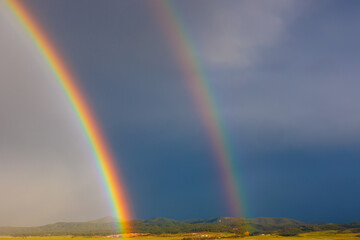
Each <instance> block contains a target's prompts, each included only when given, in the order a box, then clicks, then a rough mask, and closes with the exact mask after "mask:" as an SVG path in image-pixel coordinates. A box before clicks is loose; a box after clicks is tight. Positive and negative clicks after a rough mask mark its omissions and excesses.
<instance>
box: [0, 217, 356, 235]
mask: <svg viewBox="0 0 360 240" xmlns="http://www.w3.org/2000/svg"><path fill="white" fill-rule="evenodd" d="M130 224H131V226H132V232H137V233H150V234H161V233H191V232H233V233H238V232H241V231H250V232H251V233H267V232H276V233H279V234H280V233H282V232H284V233H288V232H289V231H290V232H308V231H319V230H330V229H332V230H339V231H340V230H341V231H343V230H346V229H352V231H357V230H356V229H360V223H347V224H322V225H316V224H307V223H304V222H301V221H298V220H294V219H289V218H268V217H259V218H250V219H244V218H234V217H218V218H209V219H187V220H175V219H169V218H162V217H158V218H153V219H147V220H134V221H131V223H130ZM116 233H117V219H116V218H113V217H104V218H100V219H97V220H92V221H88V222H58V223H54V224H47V225H44V226H39V227H0V236H49V235H50V236H63V235H83V236H92V235H111V234H116Z"/></svg>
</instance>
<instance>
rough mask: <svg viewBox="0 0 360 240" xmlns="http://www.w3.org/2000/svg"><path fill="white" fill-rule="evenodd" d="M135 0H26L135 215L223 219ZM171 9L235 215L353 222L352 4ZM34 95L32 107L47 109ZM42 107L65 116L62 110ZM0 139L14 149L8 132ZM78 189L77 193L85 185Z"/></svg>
mask: <svg viewBox="0 0 360 240" xmlns="http://www.w3.org/2000/svg"><path fill="white" fill-rule="evenodd" d="M85 4H86V8H84V5H85ZM149 4H151V2H149V1H148V2H147V4H144V2H143V1H106V4H105V3H102V4H99V2H97V1H86V3H85V2H84V1H76V2H73V1H51V2H50V1H49V2H46V4H45V3H44V1H38V0H35V1H29V2H27V5H28V7H29V8H30V9H31V11H32V13H33V14H34V15H36V16H37V18H38V19H39V21H40V22H41V23H43V25H44V27H45V29H46V30H47V33H48V34H49V36H50V37H51V38H52V39H54V42H55V44H56V46H58V48H59V49H60V50H61V53H62V55H63V56H64V59H66V61H67V63H68V64H69V65H70V66H71V67H72V69H73V71H74V73H76V75H77V76H78V79H79V83H80V84H81V85H82V86H83V88H84V90H85V92H86V95H87V96H88V97H89V99H90V102H91V104H92V105H93V106H94V109H95V112H96V113H97V116H98V118H99V119H100V122H101V123H102V126H103V128H104V129H105V133H106V135H107V136H108V138H109V142H110V145H111V147H112V148H113V150H114V151H115V153H116V155H117V157H118V159H119V163H120V166H121V172H122V173H123V175H124V177H125V182H126V185H127V187H128V189H129V192H130V195H131V199H132V201H133V205H134V207H135V211H136V217H139V218H149V217H158V216H164V217H174V218H196V217H201V218H203V217H213V216H220V215H226V214H228V212H227V211H226V206H225V204H226V200H225V199H224V197H223V195H222V193H223V192H222V190H221V189H222V188H223V186H222V182H221V179H220V176H219V174H218V172H217V170H216V167H215V166H216V165H215V162H214V161H215V160H214V156H212V150H211V149H209V147H210V144H209V142H208V136H207V133H206V132H204V127H203V124H202V122H201V118H200V116H199V113H198V110H197V109H196V108H195V106H194V101H193V100H192V98H191V95H190V93H189V89H188V86H186V85H185V81H184V79H183V78H184V75H183V73H182V72H181V71H180V68H179V66H178V63H177V62H176V59H175V58H174V56H173V54H172V51H171V49H170V45H169V44H168V42H167V41H166V38H165V37H164V34H166V33H164V31H163V29H161V27H160V25H159V24H158V22H157V21H158V18H157V17H156V16H154V14H155V13H154V12H153V11H152V10H151V7H149ZM173 4H174V7H175V9H176V12H177V13H178V15H179V18H180V19H181V21H182V24H183V26H184V28H185V30H186V31H187V33H188V36H189V40H190V41H191V42H192V44H193V46H194V49H195V50H196V51H195V55H196V57H197V59H198V60H199V61H200V63H201V64H202V65H203V66H204V69H203V70H204V72H205V73H206V75H207V77H206V79H207V81H208V82H209V86H210V88H211V89H212V91H213V94H214V97H215V101H216V104H217V109H218V110H219V113H220V116H221V119H222V121H223V124H224V128H225V129H226V131H227V135H228V136H229V143H230V145H231V146H232V151H233V155H234V161H235V165H236V166H237V167H236V169H234V171H235V172H236V173H237V174H238V175H239V176H241V180H242V183H241V185H242V186H243V188H244V192H243V194H244V195H245V197H244V199H246V201H247V204H246V205H245V204H244V206H246V208H247V209H246V210H247V212H248V216H249V217H251V216H281V217H293V218H297V219H301V220H308V221H331V222H335V221H352V220H357V219H356V215H355V214H354V212H358V210H359V208H358V206H357V204H356V201H355V200H356V199H358V198H359V196H360V193H359V191H358V190H357V189H360V188H359V186H358V183H359V182H360V181H359V177H358V176H357V175H356V173H355V171H354V169H358V168H359V165H358V159H359V157H360V153H359V151H358V150H357V148H356V146H357V145H358V143H359V140H360V139H359V137H360V136H359V133H360V132H359V131H360V129H359V124H358V123H359V120H360V113H359V110H358V108H357V104H356V103H357V102H359V100H360V99H359V95H358V94H357V89H359V87H360V86H359V81H358V80H357V78H358V75H359V70H358V66H357V65H358V62H359V60H360V59H359V58H360V53H359V48H358V46H357V45H358V42H359V40H360V39H359V37H360V31H359V30H358V29H359V28H357V27H356V23H357V22H359V16H358V14H357V11H358V9H359V6H358V3H357V2H356V1H348V2H347V3H346V4H343V3H342V2H339V1H326V2H325V1H316V2H314V1H306V0H305V1H282V0H279V1H174V2H173ZM14 38H15V37H14ZM17 54H19V53H16V55H17ZM8 55H9V56H12V54H11V53H9V54H8ZM29 55H31V56H32V54H30V53H29ZM0 61H3V59H2V58H0ZM24 61H25V60H24ZM26 62H27V61H26ZM24 69H26V66H24ZM24 71H25V70H24ZM34 74H35V73H34ZM36 74H37V75H38V74H40V73H36ZM54 89H56V87H54ZM60 95H61V94H60ZM8 96H9V97H8V98H11V96H13V93H11V92H10V93H8ZM47 97H48V96H44V98H47ZM42 98H43V97H42V96H39V97H38V100H36V101H37V102H38V103H39V104H36V105H39V106H42V105H44V104H45V105H44V106H43V108H46V109H47V108H49V106H48V105H47V103H44V102H42V101H41V99H42ZM53 99H54V101H56V99H58V96H56V97H53ZM2 102H4V101H2ZM13 104H14V103H6V104H3V105H1V106H2V107H3V108H4V109H11V107H12V106H13ZM26 109H33V108H32V107H31V106H29V107H26ZM6 111H7V110H6ZM32 111H33V110H32ZM48 111H49V112H51V113H52V114H53V115H54V116H58V117H62V118H65V119H67V117H65V116H70V115H71V113H70V112H67V113H66V114H65V113H64V114H61V113H59V112H57V111H55V110H54V109H52V110H48ZM40 112H41V111H40ZM14 114H15V113H14ZM59 115H60V116H59ZM21 116H22V114H20V116H19V117H20V119H21ZM34 118H35V117H34ZM47 118H48V117H47ZM47 118H45V120H44V121H42V120H41V119H40V120H39V122H42V123H44V124H41V125H49V124H45V123H46V122H53V124H54V125H55V124H58V122H59V120H56V119H57V118H55V117H54V119H53V120H52V121H48V120H47ZM17 119H19V118H18V117H17ZM8 121H9V122H13V121H12V118H9V120H8ZM68 121H69V120H68ZM33 122H35V123H36V121H35V120H34V121H33ZM35 123H34V124H35ZM36 124H38V123H36ZM72 124H73V123H71V122H68V123H67V124H66V125H67V126H68V125H71V126H72ZM49 126H50V125H49ZM51 126H52V125H51ZM53 128H54V129H53ZM9 129H11V127H10V128H9ZM57 129H61V128H55V127H51V128H50V129H49V131H50V130H51V131H54V132H52V134H49V135H51V136H53V135H57V134H58V135H59V136H60V137H59V138H56V139H54V141H56V143H57V144H56V146H57V148H61V149H65V148H67V146H68V145H69V144H68V141H67V132H66V130H63V131H61V130H57ZM7 131H10V130H7ZM64 131H65V132H64ZM31 134H34V133H31ZM79 134H80V133H79ZM31 136H32V135H30V134H29V138H31ZM48 137H49V138H51V137H50V136H48ZM24 139H26V137H24ZM61 139H63V140H61ZM10 143H11V144H10ZM6 144H9V145H12V146H17V145H16V141H14V143H12V142H11V141H10V140H9V141H6ZM34 145H36V144H34ZM83 147H84V146H83ZM52 148H53V147H50V146H49V148H47V149H52ZM80 148H81V147H80ZM84 148H85V147H84ZM29 149H30V150H31V149H33V147H31V148H29ZM30 150H29V151H30ZM54 151H58V150H56V149H55V150H54ZM74 151H76V150H75V149H74ZM77 151H79V150H77ZM84 151H85V152H86V150H84ZM30 152H31V151H30ZM30 152H29V154H30ZM60 152H62V151H60ZM49 154H52V153H49ZM66 156H67V157H68V158H69V159H70V158H73V155H72V154H67V155H66ZM34 161H35V160H34ZM48 165H49V168H50V167H51V166H52V164H50V163H48ZM65 165H66V164H65V163H64V166H63V167H64V168H65ZM78 166H79V168H81V166H82V163H79V164H78ZM64 171H65V170H64ZM83 177H84V175H83ZM95 181H96V180H94V182H95ZM39 182H41V181H40V180H39ZM324 186H325V187H324ZM348 186H352V187H348ZM78 189H79V188H78ZM74 191H75V188H74ZM336 192H338V193H341V194H335V193H336ZM82 194H83V195H84V196H88V194H89V193H88V192H87V190H86V188H84V189H83V190H82V191H81V193H79V195H82ZM99 201H100V200H99ZM59 204H61V203H59ZM103 204H106V203H103ZM340 205H341V207H339V206H340ZM84 209H85V206H84ZM91 209H98V210H99V211H98V212H101V211H100V209H102V208H101V207H99V208H91ZM329 209H331V210H329ZM98 212H96V213H95V212H94V213H93V215H96V214H97V213H98ZM90 215H91V214H90V213H89V216H90ZM93 215H91V216H93ZM67 216H68V218H71V217H77V216H79V214H78V213H74V214H68V215H67ZM14 219H15V218H14ZM53 219H56V216H54V217H53ZM4 222H5V220H4Z"/></svg>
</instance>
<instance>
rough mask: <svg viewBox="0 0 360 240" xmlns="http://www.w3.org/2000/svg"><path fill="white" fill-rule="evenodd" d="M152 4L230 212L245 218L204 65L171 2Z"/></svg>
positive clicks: (231, 160) (225, 140)
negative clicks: (196, 114)
mask: <svg viewBox="0 0 360 240" xmlns="http://www.w3.org/2000/svg"><path fill="white" fill-rule="evenodd" d="M151 7H152V8H153V9H154V11H155V14H156V16H157V17H158V18H159V23H160V24H161V26H162V28H163V31H164V33H165V35H166V37H167V39H168V41H169V44H170V45H171V49H172V51H173V54H174V56H175V58H176V59H177V61H178V63H179V67H180V69H181V70H182V72H183V73H184V77H185V79H186V83H187V85H188V88H189V90H190V92H191V95H192V96H193V98H194V101H195V104H196V106H197V109H198V111H199V112H200V115H201V118H202V121H203V123H204V126H205V129H206V131H207V133H208V136H209V140H210V142H211V143H210V144H211V146H212V149H213V153H214V155H215V158H216V160H217V165H218V168H219V172H220V174H221V178H222V179H223V182H224V184H223V185H224V188H225V192H226V195H227V201H228V205H229V214H230V215H231V216H237V217H243V216H244V213H243V209H242V208H241V201H240V185H239V183H238V182H239V180H238V179H237V174H236V173H235V172H234V171H233V169H234V166H233V164H234V159H233V156H232V152H231V150H230V145H229V143H228V139H227V137H226V134H225V131H224V129H223V125H222V124H221V121H220V118H219V114H218V112H217V109H216V107H215V106H216V105H215V101H214V98H213V95H212V92H211V90H210V88H209V86H208V81H207V78H206V75H205V72H204V70H203V68H202V67H201V63H200V62H199V61H197V59H196V57H195V51H194V49H193V47H192V45H191V43H190V40H189V37H188V36H187V33H186V31H185V29H184V27H183V26H182V23H181V19H180V18H179V16H178V15H177V13H176V11H175V8H174V6H173V5H172V1H171V0H154V1H151Z"/></svg>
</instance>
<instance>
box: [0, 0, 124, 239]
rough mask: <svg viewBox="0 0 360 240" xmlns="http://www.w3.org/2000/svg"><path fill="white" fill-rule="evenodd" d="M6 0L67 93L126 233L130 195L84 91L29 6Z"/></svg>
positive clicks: (114, 209)
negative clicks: (128, 195) (31, 12)
mask: <svg viewBox="0 0 360 240" xmlns="http://www.w3.org/2000/svg"><path fill="white" fill-rule="evenodd" d="M5 3H6V5H7V6H8V7H9V9H10V10H11V11H12V12H13V13H14V15H15V16H16V18H17V20H18V21H19V22H20V23H21V25H22V26H23V27H24V28H25V29H26V31H27V32H28V33H29V35H30V36H31V38H32V40H33V42H34V43H35V45H36V46H37V48H38V50H39V51H40V52H41V54H42V55H43V57H44V59H45V61H46V62H47V64H48V65H49V67H50V68H51V69H52V71H53V73H54V75H55V76H56V78H57V80H58V82H59V84H60V85H61V87H62V88H63V90H64V92H65V93H66V95H67V98H68V99H69V102H70V103H71V105H72V107H73V109H74V112H75V113H76V115H77V117H78V119H79V121H80V123H81V125H82V127H83V130H84V133H85V135H86V137H87V139H88V142H89V145H90V146H91V148H92V152H93V154H94V158H95V159H96V163H97V166H98V169H99V172H100V173H101V176H102V179H103V182H104V185H105V186H106V191H107V194H108V198H109V201H110V202H111V207H112V211H113V214H114V215H115V217H116V218H118V219H119V220H120V221H119V225H118V229H119V232H120V233H124V232H126V231H128V230H129V229H130V226H129V225H128V224H125V223H124V221H125V220H130V219H131V211H130V206H129V202H128V200H127V198H126V196H127V195H126V191H125V188H124V184H123V182H122V181H121V176H120V174H119V171H118V167H117V166H116V165H117V164H116V162H115V161H114V157H113V156H112V154H111V152H110V149H109V148H108V144H107V143H106V140H105V139H104V137H103V134H102V132H101V129H100V126H99V124H98V123H97V121H96V118H95V116H94V114H93V113H92V111H91V109H90V107H89V105H88V103H87V101H86V99H85V97H84V94H83V93H82V91H81V89H80V88H79V86H78V84H77V83H76V81H75V79H74V77H73V75H72V74H71V72H70V71H69V68H68V67H67V66H66V64H65V62H64V61H63V60H62V59H61V56H60V54H59V53H58V52H57V51H56V48H55V47H54V46H53V45H52V43H51V41H50V40H49V39H48V37H47V36H46V33H45V32H44V30H43V29H42V28H41V26H40V25H39V24H38V22H37V21H36V20H35V18H34V17H33V16H32V15H31V14H30V12H29V11H28V10H27V9H26V7H25V6H24V5H23V4H22V3H21V2H20V1H18V0H5Z"/></svg>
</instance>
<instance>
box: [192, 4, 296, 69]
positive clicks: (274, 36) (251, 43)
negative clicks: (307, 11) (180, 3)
mask: <svg viewBox="0 0 360 240" xmlns="http://www.w3.org/2000/svg"><path fill="white" fill-rule="evenodd" d="M301 5H302V4H300V2H299V1H293V0H272V1H256V0H255V1H254V0H245V1H211V2H209V1H206V3H204V4H202V5H201V8H196V11H199V9H201V18H196V17H194V16H197V15H198V13H197V14H195V13H192V16H189V18H190V19H189V23H190V21H191V24H189V23H188V24H187V27H189V29H190V30H191V36H196V37H195V38H196V39H195V45H196V46H197V47H196V48H197V49H199V50H200V58H202V60H204V61H205V62H206V63H208V64H210V65H212V66H217V67H247V66H250V65H252V64H253V63H255V62H256V61H257V60H258V59H259V57H260V56H259V55H261V50H262V49H263V48H266V47H269V46H272V45H274V44H276V43H278V42H280V41H281V40H282V38H284V37H286V28H287V27H288V26H289V25H290V24H291V22H292V20H293V19H294V18H295V17H296V16H297V15H298V14H299V12H300V11H299V10H300V9H301ZM186 10H187V11H188V12H191V11H193V10H191V9H190V7H189V9H186ZM295 10H296V11H295ZM192 26H195V28H193V29H192Z"/></svg>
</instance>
